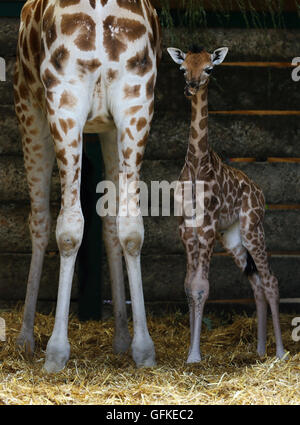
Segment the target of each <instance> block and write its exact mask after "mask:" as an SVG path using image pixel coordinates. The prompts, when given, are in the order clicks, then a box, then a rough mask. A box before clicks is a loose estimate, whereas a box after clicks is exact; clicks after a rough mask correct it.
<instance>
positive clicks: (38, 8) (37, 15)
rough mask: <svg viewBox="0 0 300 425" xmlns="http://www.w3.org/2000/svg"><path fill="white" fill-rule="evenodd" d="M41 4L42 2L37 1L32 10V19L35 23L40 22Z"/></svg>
mask: <svg viewBox="0 0 300 425" xmlns="http://www.w3.org/2000/svg"><path fill="white" fill-rule="evenodd" d="M41 6H42V2H41V1H38V2H37V5H36V8H35V10H34V20H35V22H36V23H39V22H41Z"/></svg>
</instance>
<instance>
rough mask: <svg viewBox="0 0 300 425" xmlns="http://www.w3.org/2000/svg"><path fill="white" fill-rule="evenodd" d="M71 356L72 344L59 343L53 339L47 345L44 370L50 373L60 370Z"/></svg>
mask: <svg viewBox="0 0 300 425" xmlns="http://www.w3.org/2000/svg"><path fill="white" fill-rule="evenodd" d="M69 357H70V344H69V343H68V342H64V343H63V344H62V343H60V344H57V343H54V342H52V341H51V338H50V340H49V342H48V345H47V350H46V360H45V364H44V370H45V371H46V372H48V373H57V372H60V371H61V370H62V369H63V368H64V367H65V365H66V363H67V361H68V360H69Z"/></svg>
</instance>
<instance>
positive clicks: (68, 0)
mask: <svg viewBox="0 0 300 425" xmlns="http://www.w3.org/2000/svg"><path fill="white" fill-rule="evenodd" d="M78 3H80V0H59V5H60V7H68V6H73V5H74V4H78Z"/></svg>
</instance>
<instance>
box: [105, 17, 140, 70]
mask: <svg viewBox="0 0 300 425" xmlns="http://www.w3.org/2000/svg"><path fill="white" fill-rule="evenodd" d="M145 32H146V27H145V26H144V25H143V24H141V23H140V22H139V21H136V20H134V19H126V18H117V17H116V16H112V15H110V16H108V17H107V18H106V19H105V20H104V22H103V45H104V48H105V51H106V53H107V54H108V57H109V59H110V60H111V61H114V62H117V61H118V60H119V57H120V55H121V53H123V52H125V51H126V50H127V41H135V40H137V39H138V38H140V37H141V36H142V35H143V34H145Z"/></svg>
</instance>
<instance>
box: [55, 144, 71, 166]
mask: <svg viewBox="0 0 300 425" xmlns="http://www.w3.org/2000/svg"><path fill="white" fill-rule="evenodd" d="M56 158H57V159H58V160H59V161H60V162H62V163H63V164H64V165H68V160H67V158H66V149H65V148H63V149H60V150H59V151H58V152H57V153H56Z"/></svg>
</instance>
